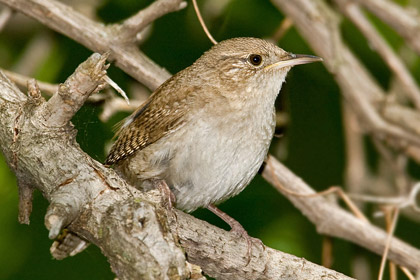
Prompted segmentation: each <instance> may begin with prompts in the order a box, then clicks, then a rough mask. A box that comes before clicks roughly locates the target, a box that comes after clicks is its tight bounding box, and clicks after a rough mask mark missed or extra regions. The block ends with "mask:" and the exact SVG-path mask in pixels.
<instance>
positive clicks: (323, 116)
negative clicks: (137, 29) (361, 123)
mask: <svg viewBox="0 0 420 280" xmlns="http://www.w3.org/2000/svg"><path fill="white" fill-rule="evenodd" d="M208 1H210V0H208ZM214 1H215V0H214ZM70 2H71V1H70ZM205 2H206V1H199V4H200V5H201V6H202V7H203V14H204V17H205V18H206V19H207V20H208V24H209V27H210V30H211V32H212V33H213V35H214V37H215V38H216V40H219V41H220V40H223V39H227V38H232V37H236V36H255V37H260V38H268V37H270V36H271V35H273V34H274V32H275V30H276V29H277V28H278V26H279V24H280V23H281V21H282V19H283V18H284V16H283V15H282V14H281V13H280V12H279V11H278V10H277V9H276V8H275V7H274V6H272V4H271V3H270V2H269V1H261V0H232V1H223V0H218V1H215V3H216V4H215V3H212V6H213V7H214V6H215V5H217V4H218V3H220V5H222V4H225V6H224V7H223V8H222V9H221V10H220V11H219V12H218V13H216V14H215V13H212V11H211V9H210V8H209V9H206V6H205V5H206V4H208V3H205ZM401 2H404V3H405V2H406V1H401ZM150 3H152V1H150V0H149V1H146V0H129V1H127V0H125V1H117V0H103V1H101V2H100V3H99V5H98V7H99V8H98V10H97V15H96V16H97V17H98V18H99V19H101V20H103V21H104V22H107V23H112V22H117V21H119V20H122V19H124V18H125V17H127V16H129V15H131V14H132V13H134V12H135V11H137V10H139V9H141V8H144V7H146V6H147V5H148V4H150ZM213 12H214V11H213ZM371 19H372V21H373V22H374V23H375V25H376V26H377V28H378V29H379V30H380V31H381V33H382V34H383V35H384V36H385V37H386V39H387V40H388V42H390V44H391V45H392V46H393V48H395V49H398V48H399V47H400V46H401V44H402V40H401V38H399V37H398V36H397V35H396V34H395V33H394V32H393V31H392V30H391V29H390V28H389V27H387V26H386V25H385V24H383V23H381V22H380V21H379V20H377V19H376V18H374V17H372V16H371ZM18 20H19V21H20V22H23V23H24V24H20V25H18V26H16V25H14V23H15V22H18ZM342 32H343V37H344V39H345V40H346V41H347V42H348V44H349V45H350V47H351V49H352V50H353V51H354V52H355V53H356V55H357V56H358V57H359V58H360V59H361V60H362V61H363V62H364V63H365V65H366V66H367V67H368V69H369V70H370V71H371V72H372V74H373V75H374V77H375V78H376V79H378V81H379V82H380V84H381V85H382V86H384V87H385V88H386V87H388V86H389V83H390V78H391V74H390V72H389V70H388V69H387V67H386V66H385V64H384V63H383V61H382V60H381V59H380V57H379V56H378V55H377V54H376V53H375V52H374V51H373V50H371V49H370V47H369V45H368V44H367V42H366V40H365V39H364V38H363V36H362V35H361V34H360V32H358V31H357V29H356V28H355V27H354V26H353V25H352V24H351V23H350V22H349V21H347V20H344V21H343V24H342ZM43 33H48V37H49V38H50V40H51V46H50V48H49V49H48V52H46V53H43V54H42V55H43V56H44V57H45V58H44V60H43V61H42V62H41V63H39V65H35V68H34V71H33V73H31V75H32V76H34V77H36V78H38V79H40V80H43V81H47V82H52V83H59V82H62V81H64V80H65V78H66V77H67V76H68V75H70V74H71V73H72V72H73V70H74V69H75V68H76V67H77V65H78V64H79V63H81V62H83V61H84V60H85V59H86V58H87V57H88V56H89V54H90V53H91V51H90V50H88V49H86V48H85V47H83V46H80V45H79V44H78V43H76V42H74V41H72V40H71V39H69V38H66V37H64V36H62V35H60V34H57V33H55V32H53V31H50V30H46V28H44V27H43V26H42V25H40V24H39V23H36V22H33V21H31V20H28V19H24V18H23V17H22V16H19V19H13V20H12V21H11V22H10V23H9V25H8V26H7V27H6V28H5V29H4V30H3V31H2V32H1V33H0V67H3V68H6V69H11V70H14V69H15V68H17V65H19V64H20V63H22V61H21V60H22V59H23V57H24V54H25V52H27V51H28V49H29V46H30V44H31V42H32V41H33V39H34V38H36V37H37V36H40V34H43ZM278 44H279V45H280V46H282V47H283V48H284V49H286V50H288V51H292V52H295V53H308V54H311V53H312V51H311V50H310V48H309V47H308V45H307V44H306V43H305V41H304V40H302V38H301V37H300V36H299V34H298V33H297V32H296V30H295V29H294V28H292V29H291V30H289V32H288V33H286V35H285V36H284V37H283V38H282V39H281V40H280V41H279V42H278ZM210 46H211V43H210V42H209V40H208V39H207V38H206V37H205V35H204V33H203V31H202V29H201V27H200V26H199V24H198V21H197V19H196V15H195V13H194V11H193V9H192V5H191V3H189V6H188V8H186V9H184V10H182V11H180V12H177V13H172V14H169V15H166V16H164V17H163V18H161V19H159V20H157V21H156V22H155V24H153V26H152V30H151V34H150V37H149V38H148V39H147V41H146V42H144V44H142V45H141V46H140V48H141V49H142V50H143V51H144V52H145V53H146V54H147V55H148V56H149V57H150V58H151V59H153V60H154V61H156V63H158V64H159V65H161V66H162V67H165V68H166V69H168V70H169V71H170V72H172V73H175V72H177V71H179V70H181V69H183V68H185V67H186V66H188V65H190V64H191V63H192V62H194V60H195V59H197V58H198V57H199V56H200V55H201V54H202V53H203V52H204V51H206V50H207V49H208V48H209V47H210ZM26 55H28V54H26ZM32 67H33V66H32ZM413 71H415V72H416V73H418V74H420V63H417V64H415V65H413ZM109 75H110V76H111V78H113V79H114V80H115V81H116V82H118V84H119V85H120V86H121V87H122V88H123V89H125V90H127V91H128V93H129V94H130V92H129V88H130V84H132V83H134V80H133V79H132V78H131V77H129V76H127V75H126V74H124V73H123V72H122V71H121V70H119V69H117V68H115V67H113V66H112V67H111V68H110V70H109ZM417 77H420V75H417ZM277 105H278V109H279V110H281V111H284V112H286V113H287V114H289V115H290V122H289V124H288V125H287V127H285V128H283V129H282V131H283V132H284V135H283V137H281V138H279V139H275V140H274V141H273V145H272V148H271V149H272V152H273V153H278V151H281V150H282V151H287V152H286V153H282V155H283V156H282V157H281V158H280V159H281V160H282V161H283V162H285V164H286V165H287V166H288V167H290V168H291V169H292V170H293V171H294V172H295V173H296V174H298V175H299V176H301V177H302V178H303V179H304V180H305V181H307V182H308V183H309V184H310V185H311V186H313V187H314V188H316V189H318V190H322V189H325V188H328V187H329V186H331V185H342V184H343V169H344V165H345V151H344V147H345V143H344V139H343V128H342V119H341V95H340V92H339V88H338V87H337V85H336V83H335V82H334V79H333V77H331V76H330V75H329V74H328V72H327V71H326V69H325V68H324V67H323V66H322V64H321V63H317V64H310V65H305V66H299V67H296V68H295V69H293V71H291V73H290V74H289V76H288V78H287V83H286V84H285V85H284V86H283V89H282V92H281V94H280V95H279V98H278V101H277ZM100 111H101V107H100V106H93V105H85V106H84V107H83V108H82V109H81V110H80V111H79V112H78V113H77V115H76V116H75V117H74V119H73V123H74V124H75V126H76V128H77V129H78V137H77V140H78V142H79V143H80V146H81V147H82V148H83V150H85V151H86V152H87V153H89V154H90V155H91V156H92V157H93V158H94V159H96V160H99V161H103V160H104V158H105V149H104V146H105V145H106V144H107V143H109V141H110V139H111V138H112V135H113V133H112V126H113V125H114V124H115V123H116V122H117V121H118V120H120V119H121V118H122V117H123V115H124V114H118V115H117V116H115V117H113V118H112V119H111V121H109V122H108V123H102V122H100V121H99V119H98V114H99V113H100ZM413 172H415V173H416V172H417V173H419V169H418V168H416V167H414V168H413ZM17 205H18V201H17V187H16V181H15V178H14V175H13V174H12V173H11V172H10V171H9V169H8V167H7V165H6V164H5V162H4V160H3V159H0V228H1V230H0V279H19V280H22V279H62V280H65V279H113V277H114V275H113V273H112V272H111V270H110V268H109V264H108V263H107V261H106V259H105V257H104V256H103V255H102V254H101V253H100V250H99V249H98V248H96V247H95V246H90V247H89V248H88V249H87V250H86V251H84V252H83V253H81V254H79V255H77V256H75V257H71V258H68V259H65V260H63V261H56V260H53V259H52V257H51V255H50V253H49V247H50V244H51V241H50V240H49V239H48V236H47V230H46V229H45V227H44V225H43V221H44V220H43V215H44V213H45V210H46V207H47V202H46V200H45V199H44V198H42V196H41V195H40V194H39V193H36V195H35V199H34V212H33V214H32V216H31V225H30V226H26V225H20V224H18V222H17ZM221 209H222V210H224V211H226V212H227V213H229V214H230V215H231V216H232V217H235V218H236V219H237V220H238V221H240V222H241V223H242V225H243V226H244V227H245V229H247V230H248V232H249V234H250V235H252V236H255V237H258V238H260V239H261V240H262V241H264V243H266V244H267V245H268V246H271V247H273V248H276V249H279V250H283V251H285V252H288V253H290V254H294V255H297V256H299V257H304V258H306V259H308V260H310V261H312V262H316V263H321V251H322V240H323V237H322V236H320V235H318V234H317V233H316V229H315V227H314V226H313V225H312V224H311V223H310V222H309V221H308V220H307V219H306V218H305V217H304V216H303V215H302V214H301V213H300V212H299V211H298V210H296V209H295V208H294V207H293V205H292V204H291V203H290V202H289V201H288V200H287V199H285V198H284V197H282V196H281V195H280V194H278V192H277V191H275V190H274V189H273V188H272V187H271V186H270V185H268V184H267V183H266V182H265V181H264V180H263V179H262V178H261V176H260V175H257V177H256V179H255V180H254V181H253V182H252V184H251V185H250V186H249V187H248V188H246V189H245V191H243V192H242V193H241V194H240V195H238V196H237V197H234V198H232V199H230V200H228V201H227V202H225V203H223V204H222V205H221ZM194 215H195V216H197V217H199V218H201V219H205V220H207V221H209V222H211V223H213V224H215V225H217V226H220V227H223V228H226V229H228V227H227V225H226V224H224V223H223V222H222V221H221V220H220V219H218V218H217V217H216V216H214V215H212V214H210V213H209V212H208V211H207V210H198V211H196V212H195V213H194ZM419 233H420V231H419V227H418V224H415V223H413V222H411V221H409V220H406V219H404V218H401V220H400V223H399V226H398V229H397V235H398V236H401V237H402V238H403V239H404V240H407V241H408V242H410V243H412V244H413V245H414V246H416V247H420V240H419V238H418V236H419ZM333 245H334V249H333V252H334V255H333V258H334V263H333V269H335V270H338V271H341V272H343V273H345V274H348V275H350V274H351V265H352V263H353V261H354V259H355V257H358V258H360V257H361V258H365V259H367V261H368V263H369V264H371V270H372V277H374V276H375V275H376V273H377V269H378V267H379V261H380V258H379V257H378V256H377V255H374V254H372V253H369V252H367V251H366V250H364V249H362V248H360V247H358V246H356V245H353V244H350V243H348V242H345V241H342V240H338V239H333Z"/></svg>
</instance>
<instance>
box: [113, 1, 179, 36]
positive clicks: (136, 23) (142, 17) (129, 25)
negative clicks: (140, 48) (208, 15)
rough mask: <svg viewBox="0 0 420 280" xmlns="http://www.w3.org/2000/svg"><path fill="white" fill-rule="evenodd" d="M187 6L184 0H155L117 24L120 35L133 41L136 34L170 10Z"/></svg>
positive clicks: (173, 10)
mask: <svg viewBox="0 0 420 280" xmlns="http://www.w3.org/2000/svg"><path fill="white" fill-rule="evenodd" d="M186 6H187V2H185V1H182V0H158V1H154V2H153V3H152V4H150V5H149V6H148V7H147V8H145V9H143V10H140V11H139V12H137V13H136V14H135V15H133V16H131V17H129V18H127V19H126V20H124V21H123V23H122V24H121V25H117V26H118V27H119V28H120V29H121V33H122V34H120V35H119V36H120V37H123V38H125V39H128V40H131V41H136V39H137V36H136V35H137V34H138V33H139V32H140V31H142V30H143V29H144V28H145V27H146V26H147V25H149V24H150V23H152V22H153V21H155V20H156V19H158V18H160V17H162V16H164V15H166V14H168V13H170V12H175V11H179V10H181V9H184V8H185V7H186Z"/></svg>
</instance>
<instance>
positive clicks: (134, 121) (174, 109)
mask: <svg viewBox="0 0 420 280" xmlns="http://www.w3.org/2000/svg"><path fill="white" fill-rule="evenodd" d="M165 84H166V83H165ZM165 84H164V85H165ZM169 88H170V85H169V87H165V86H163V87H161V88H159V89H157V90H156V91H155V92H154V93H153V94H152V95H151V96H150V98H149V99H148V100H147V101H146V102H145V104H144V105H143V106H142V107H140V108H139V109H137V110H136V111H135V112H134V113H133V114H132V115H131V116H129V117H128V118H127V119H126V120H125V124H124V125H123V126H122V128H121V129H120V130H119V132H118V133H117V134H118V139H117V141H116V142H115V143H114V145H113V146H112V148H111V151H110V153H109V155H108V157H107V159H106V164H114V163H117V162H118V161H120V160H122V159H124V158H127V157H128V156H130V155H132V154H133V153H134V152H135V151H138V150H141V149H144V148H145V147H147V146H148V145H150V144H152V143H154V142H156V141H157V140H159V139H160V138H162V137H163V136H165V135H167V134H169V133H170V132H171V131H174V130H175V129H177V128H179V127H180V126H181V125H182V124H183V123H184V120H185V114H186V113H187V112H188V110H186V107H185V106H186V103H189V102H191V99H192V98H193V97H194V96H195V91H196V88H194V87H193V88H183V89H180V91H181V92H177V94H173V92H170V91H169ZM172 90H174V89H173V88H172ZM171 93H172V94H171Z"/></svg>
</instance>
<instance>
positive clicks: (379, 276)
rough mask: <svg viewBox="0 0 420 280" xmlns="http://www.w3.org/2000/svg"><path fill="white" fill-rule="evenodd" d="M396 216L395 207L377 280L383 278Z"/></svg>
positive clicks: (397, 212)
mask: <svg viewBox="0 0 420 280" xmlns="http://www.w3.org/2000/svg"><path fill="white" fill-rule="evenodd" d="M398 216H399V208H398V207H397V208H395V210H394V215H393V218H392V224H391V226H390V228H389V231H388V237H387V239H386V243H385V249H384V253H383V255H382V260H381V266H380V269H379V275H378V280H382V278H383V274H384V270H385V264H386V260H387V258H388V253H389V248H390V246H391V240H392V236H393V235H394V232H395V228H396V226H397V221H398Z"/></svg>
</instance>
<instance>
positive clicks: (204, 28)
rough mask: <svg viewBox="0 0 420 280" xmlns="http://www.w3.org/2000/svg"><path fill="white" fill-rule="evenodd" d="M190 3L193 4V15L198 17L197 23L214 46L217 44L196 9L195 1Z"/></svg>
mask: <svg viewBox="0 0 420 280" xmlns="http://www.w3.org/2000/svg"><path fill="white" fill-rule="evenodd" d="M192 2H193V5H194V10H195V14H196V15H197V17H198V21H199V22H200V24H201V27H202V28H203V30H204V33H206V35H207V37H208V38H209V39H210V41H211V42H212V43H213V44H214V45H216V44H217V41H216V40H215V39H214V38H213V36H212V35H211V33H210V31H209V30H208V29H207V26H206V23H205V22H204V20H203V17H202V16H201V13H200V9H199V8H198V5H197V0H192Z"/></svg>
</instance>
